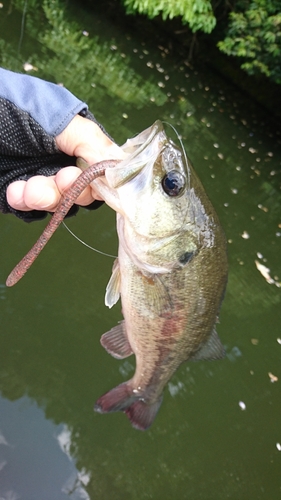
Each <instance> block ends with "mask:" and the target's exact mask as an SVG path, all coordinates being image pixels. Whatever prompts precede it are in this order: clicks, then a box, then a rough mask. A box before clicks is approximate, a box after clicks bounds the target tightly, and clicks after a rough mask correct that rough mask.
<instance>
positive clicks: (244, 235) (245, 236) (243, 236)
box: [241, 231, 250, 240]
mask: <svg viewBox="0 0 281 500" xmlns="http://www.w3.org/2000/svg"><path fill="white" fill-rule="evenodd" d="M241 236H242V238H244V240H248V239H249V238H250V235H249V233H247V231H244V232H243V233H242V234H241Z"/></svg>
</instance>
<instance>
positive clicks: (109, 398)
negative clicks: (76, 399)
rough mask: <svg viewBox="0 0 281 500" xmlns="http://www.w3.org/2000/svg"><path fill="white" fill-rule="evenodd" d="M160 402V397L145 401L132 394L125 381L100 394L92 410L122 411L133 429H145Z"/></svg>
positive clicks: (153, 417)
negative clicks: (152, 401) (149, 402)
mask: <svg viewBox="0 0 281 500" xmlns="http://www.w3.org/2000/svg"><path fill="white" fill-rule="evenodd" d="M161 403H162V397H160V398H159V399H158V400H157V401H156V402H155V403H152V404H148V403H146V402H145V401H144V400H143V399H141V398H140V397H139V396H137V395H136V394H134V392H133V389H132V387H131V386H130V384H129V383H128V382H125V383H124V384H120V385H118V386H117V387H115V388H114V389H112V390H111V391H109V392H106V393H105V394H104V395H103V396H101V397H100V398H99V399H98V400H97V401H96V404H95V406H94V410H95V411H96V412H98V413H111V412H115V411H123V412H125V413H126V415H127V417H128V418H129V420H130V422H131V424H132V426H133V427H134V428H135V429H139V430H142V431H145V430H146V429H148V428H149V427H150V426H151V424H152V422H153V420H154V419H155V417H156V414H157V412H158V410H159V408H160V405H161Z"/></svg>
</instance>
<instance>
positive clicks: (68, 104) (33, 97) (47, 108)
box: [0, 68, 88, 137]
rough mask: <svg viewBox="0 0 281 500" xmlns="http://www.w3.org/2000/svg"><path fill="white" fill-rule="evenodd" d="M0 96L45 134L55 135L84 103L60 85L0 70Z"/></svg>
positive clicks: (84, 109) (83, 106) (84, 106)
mask: <svg viewBox="0 0 281 500" xmlns="http://www.w3.org/2000/svg"><path fill="white" fill-rule="evenodd" d="M0 97H2V98H3V99H6V100H8V101H10V102H11V103H13V104H14V105H15V106H16V107H17V108H20V109H21V110H22V111H24V112H26V113H28V114H29V115H30V116H31V118H33V119H34V120H35V121H36V122H37V123H38V124H39V125H40V126H41V127H42V128H43V129H44V130H45V132H46V133H47V134H49V135H51V136H52V137H55V136H57V135H58V134H59V133H60V132H62V131H63V130H64V129H65V127H66V126H67V125H68V124H69V122H70V121H71V120H72V118H73V117H74V116H75V115H77V114H78V113H80V112H81V111H82V110H83V111H86V110H87V109H88V106H87V104H85V103H84V102H82V101H80V100H79V99H77V97H75V96H74V95H73V94H71V92H69V91H68V90H67V89H65V88H64V87H62V86H60V85H56V84H54V83H50V82H46V81H44V80H40V79H39V78H36V77H34V76H29V75H25V74H20V73H14V72H12V71H8V70H6V69H3V68H0Z"/></svg>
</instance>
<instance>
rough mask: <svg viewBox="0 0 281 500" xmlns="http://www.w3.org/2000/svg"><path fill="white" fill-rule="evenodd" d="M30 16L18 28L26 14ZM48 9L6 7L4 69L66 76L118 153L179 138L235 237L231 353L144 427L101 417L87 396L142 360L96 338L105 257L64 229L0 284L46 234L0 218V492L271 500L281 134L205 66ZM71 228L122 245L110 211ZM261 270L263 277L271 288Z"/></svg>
mask: <svg viewBox="0 0 281 500" xmlns="http://www.w3.org/2000/svg"><path fill="white" fill-rule="evenodd" d="M23 5H25V7H26V9H25V11H26V14H25V15H24V16H23V15H22V8H21V9H19V10H17V9H18V7H22V6H23ZM40 5H41V3H39V2H37V3H36V2H35V1H33V2H32V3H31V2H30V3H25V4H24V3H21V2H19V1H16V2H14V3H13V4H8V3H6V2H4V6H3V8H2V9H0V33H1V35H0V62H1V65H2V66H4V67H7V68H9V69H13V70H18V71H22V70H23V64H24V63H25V62H29V63H30V64H32V65H33V66H35V67H36V68H37V71H34V72H32V74H35V75H36V76H39V77H42V78H46V79H49V80H51V81H55V82H62V83H63V84H64V85H65V86H66V87H68V88H69V89H70V90H71V91H72V92H74V93H75V94H76V95H78V96H79V97H80V98H82V99H85V100H87V102H88V103H89V106H90V109H91V110H92V111H93V112H94V113H95V114H96V116H97V118H98V119H99V120H100V121H101V122H102V123H103V125H104V126H105V127H106V129H107V130H108V132H109V133H110V134H112V136H113V137H114V138H115V140H116V141H117V142H119V143H120V144H121V143H123V142H125V140H126V139H127V138H128V137H132V136H133V135H135V134H136V133H139V132H140V131H142V130H143V129H145V128H146V127H148V126H150V125H151V124H152V123H153V122H154V121H155V120H156V119H161V120H165V121H168V122H170V123H171V124H173V125H174V126H175V127H176V128H177V130H178V131H179V133H180V134H181V136H182V139H183V142H184V144H185V147H186V151H187V154H188V155H189V156H190V158H191V159H192V161H193V164H194V166H195V168H196V170H197V172H198V174H199V176H200V178H201V180H202V182H203V184H204V186H205V188H206V191H207V193H208V195H209V197H210V198H211V200H212V202H213V204H214V206H215V208H216V210H217V212H218V214H219V217H220V219H221V222H222V225H223V227H224V229H225V232H226V235H227V239H228V240H229V246H228V252H229V264H230V273H229V285H228V289H227V294H226V298H225V301H224V304H223V307H222V311H221V316H220V324H219V325H218V332H219V335H220V337H221V339H222V342H223V344H224V345H225V347H226V351H227V356H226V358H225V360H223V361H218V362H213V363H208V362H199V363H192V364H188V363H186V364H184V365H182V366H181V368H180V369H179V370H178V371H177V373H176V374H175V376H174V377H173V378H172V379H171V381H170V383H169V384H168V386H167V388H166V390H165V395H164V401H163V404H162V407H161V409H160V411H159V414H158V416H157V418H156V420H155V422H154V424H153V426H152V427H151V429H150V430H149V431H147V432H146V433H141V432H138V431H136V430H134V429H132V428H131V426H130V423H129V421H128V419H127V418H126V417H125V416H124V415H123V414H122V413H116V414H111V415H99V414H95V413H94V412H93V404H94V402H95V400H96V399H97V398H98V397H99V396H100V395H101V394H103V393H104V392H105V391H107V390H109V389H110V388H112V387H114V386H115V385H117V384H119V383H120V382H122V381H125V380H127V379H128V378H129V377H130V376H131V375H132V373H133V370H134V360H133V358H128V359H127V360H125V361H117V360H116V359H113V358H111V356H109V355H108V354H107V353H106V352H105V351H104V349H103V348H102V347H101V345H100V343H99V338H100V336H101V334H102V333H104V332H105V331H107V330H108V329H110V328H111V327H112V326H114V325H115V324H116V323H117V322H118V321H119V320H120V319H121V313H120V306H119V305H118V306H115V307H114V308H113V309H111V310H109V309H107V308H106V307H105V305H104V291H105V287H106V284H107V281H108V279H109V276H110V273H111V266H112V259H110V258H106V257H104V256H102V255H98V254H96V253H94V252H92V251H91V250H89V249H87V248H85V247H83V246H82V245H81V244H79V243H78V242H77V241H76V240H74V239H73V238H72V237H71V236H70V235H69V233H68V232H67V231H66V230H65V229H64V228H60V229H59V230H58V231H57V233H56V234H55V235H54V237H53V238H52V240H51V242H50V243H49V244H48V245H47V247H46V248H45V249H44V251H43V253H42V254H41V256H40V257H39V259H38V260H37V261H36V263H35V264H34V265H33V266H32V268H31V269H30V271H29V272H28V273H27V275H26V276H25V277H24V279H23V280H22V281H21V282H20V283H19V284H18V285H16V286H15V287H14V288H11V289H7V288H6V287H5V280H6V277H7V275H8V274H9V272H10V270H11V269H12V268H13V266H14V265H15V264H16V263H17V262H18V260H19V259H20V258H21V257H22V256H23V255H24V254H25V252H26V251H27V250H28V249H29V248H30V247H31V245H32V244H33V242H34V241H35V240H36V239H37V237H38V235H39V234H40V233H41V231H42V229H43V227H44V226H45V224H46V222H44V221H43V222H40V223H34V224H31V225H26V224H24V223H23V222H21V221H19V220H17V219H16V218H15V217H12V216H3V215H2V216H0V227H1V230H0V242H1V254H2V263H1V267H0V299H1V301H0V307H1V312H0V314H1V320H0V322H1V323H0V325H1V327H0V391H1V398H0V498H1V500H2V498H3V499H5V500H15V499H17V498H20V499H21V500H61V499H66V498H70V499H72V500H78V499H90V500H93V499H105V500H107V499H109V498H110V499H113V500H119V499H123V498H130V499H138V500H139V499H141V500H142V499H146V498H153V499H166V498H167V499H168V498H175V499H183V498H184V499H185V498H186V499H189V500H224V499H232V500H244V499H245V500H249V499H250V500H251V499H255V500H256V499H266V500H268V499H270V500H275V499H276V500H277V499H279V498H281V451H280V450H281V394H280V384H281V369H280V366H281V365H280V360H281V331H280V319H281V318H280V302H281V288H280V287H279V282H280V281H281V268H280V250H281V213H280V212H281V192H280V187H281V168H280V167H281V166H280V158H281V155H280V143H281V140H280V133H279V131H278V129H277V124H276V123H275V122H274V120H273V119H272V118H271V117H270V116H268V114H266V113H265V112H264V111H263V110H262V109H261V108H259V107H258V105H256V104H255V103H253V102H251V101H250V100H249V99H248V98H247V97H246V96H245V95H241V94H240V93H239V92H238V91H237V90H236V89H235V88H234V87H232V86H231V85H230V84H228V83H227V82H225V81H223V80H221V79H220V78H219V77H218V76H216V75H215V74H213V73H211V72H210V71H209V70H208V69H206V68H199V67H196V66H195V67H194V68H193V69H192V68H190V67H189V66H188V65H187V64H186V63H185V59H184V56H182V55H180V54H179V53H178V51H175V52H173V51H172V50H171V49H170V48H167V47H165V45H164V44H163V43H159V44H157V42H155V41H154V40H149V39H148V37H147V36H146V35H145V36H142V33H141V32H138V31H136V29H130V27H124V26H119V24H118V23H116V22H114V21H110V20H109V19H106V17H103V16H102V15H98V14H96V13H93V12H92V13H91V12H86V11H84V10H83V8H82V7H80V6H79V7H78V6H77V5H75V4H73V3H72V4H71V5H69V4H67V5H68V7H67V10H66V12H64V10H63V9H62V8H61V4H58V3H57V0H55V1H53V2H51V1H48V2H45V4H44V5H45V11H44V12H43V10H42V8H41V7H40ZM23 21H24V23H23ZM22 26H23V29H22ZM83 31H84V34H82V32H83ZM87 33H88V36H87ZM19 45H20V51H18V47H19ZM68 225H69V227H70V228H71V229H72V230H73V231H74V232H75V233H76V234H77V235H78V236H79V237H80V238H82V239H84V240H85V241H86V242H87V243H88V244H90V245H93V246H96V247H97V248H99V249H100V250H104V251H106V252H109V253H115V252H116V251H117V238H116V233H115V216H114V213H113V212H112V210H111V209H109V208H108V207H106V206H104V207H102V208H101V209H99V210H98V211H97V212H87V211H86V210H80V211H79V214H78V216H77V217H75V218H72V219H69V221H68ZM255 261H258V262H259V263H260V264H262V265H264V266H265V267H266V268H268V269H270V272H269V273H270V276H271V277H272V278H273V280H274V282H273V283H272V284H270V283H268V282H267V281H266V279H265V277H263V276H262V274H261V273H260V271H259V270H258V269H257V267H256V264H255ZM269 374H271V375H269ZM273 376H274V377H276V379H274V378H273ZM271 380H275V381H274V382H272V381H271Z"/></svg>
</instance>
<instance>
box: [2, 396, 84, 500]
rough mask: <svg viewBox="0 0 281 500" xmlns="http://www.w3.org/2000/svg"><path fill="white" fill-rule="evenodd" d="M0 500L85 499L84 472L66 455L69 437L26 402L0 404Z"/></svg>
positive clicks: (25, 400)
mask: <svg viewBox="0 0 281 500" xmlns="http://www.w3.org/2000/svg"><path fill="white" fill-rule="evenodd" d="M0 415H1V417H0V429H1V430H0V495H1V497H0V498H1V499H5V500H17V499H20V498H26V499H27V498H29V499H33V498H34V499H35V498H40V499H42V500H49V499H56V500H63V499H67V498H70V499H71V500H78V499H82V498H83V499H85V500H86V499H88V498H89V496H88V494H87V492H86V490H85V488H84V486H86V485H87V482H88V481H89V476H88V475H87V474H86V473H85V471H81V472H79V471H77V469H76V467H75V463H74V461H73V459H72V457H71V455H70V453H69V451H70V444H71V441H70V439H71V433H70V432H69V431H68V429H67V427H66V426H63V425H54V424H52V423H51V422H50V421H49V420H46V418H45V415H44V411H42V410H41V409H39V408H38V407H37V406H36V405H35V404H34V403H31V402H30V400H29V398H26V397H23V398H20V399H18V400H17V401H16V402H13V403H12V402H8V401H7V400H6V399H1V400H0Z"/></svg>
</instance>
